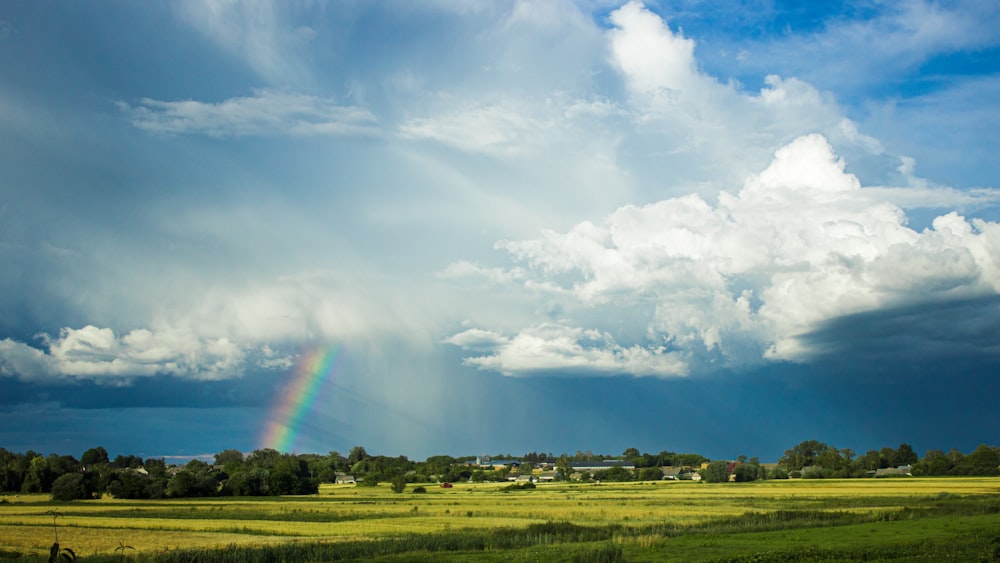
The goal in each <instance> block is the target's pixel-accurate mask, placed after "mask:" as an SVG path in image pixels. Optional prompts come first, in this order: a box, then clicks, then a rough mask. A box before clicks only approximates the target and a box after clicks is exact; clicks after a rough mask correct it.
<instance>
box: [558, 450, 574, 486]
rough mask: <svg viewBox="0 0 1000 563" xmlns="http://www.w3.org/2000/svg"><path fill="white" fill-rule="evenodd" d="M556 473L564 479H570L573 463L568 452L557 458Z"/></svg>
mask: <svg viewBox="0 0 1000 563" xmlns="http://www.w3.org/2000/svg"><path fill="white" fill-rule="evenodd" d="M556 473H557V474H558V475H559V478H560V479H562V480H563V481H569V478H570V475H572V474H573V464H572V462H570V460H569V456H567V455H566V454H562V455H561V456H559V459H557V460H556Z"/></svg>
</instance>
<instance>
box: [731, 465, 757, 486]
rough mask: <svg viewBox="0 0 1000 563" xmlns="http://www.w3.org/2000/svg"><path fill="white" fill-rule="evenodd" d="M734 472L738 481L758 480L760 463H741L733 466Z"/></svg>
mask: <svg viewBox="0 0 1000 563" xmlns="http://www.w3.org/2000/svg"><path fill="white" fill-rule="evenodd" d="M733 474H734V476H735V480H736V482H737V483H745V482H747V481H756V480H757V479H760V474H761V469H760V465H758V464H755V463H740V464H737V465H736V467H734V468H733Z"/></svg>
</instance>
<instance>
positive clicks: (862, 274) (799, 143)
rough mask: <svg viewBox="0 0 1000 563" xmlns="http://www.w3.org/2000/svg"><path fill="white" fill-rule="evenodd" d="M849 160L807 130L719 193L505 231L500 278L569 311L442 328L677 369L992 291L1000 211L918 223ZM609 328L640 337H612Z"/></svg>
mask: <svg viewBox="0 0 1000 563" xmlns="http://www.w3.org/2000/svg"><path fill="white" fill-rule="evenodd" d="M845 166H846V165H845V162H844V161H843V160H842V159H839V158H838V157H837V156H836V155H835V153H834V152H833V148H832V147H831V146H830V144H829V143H828V142H827V140H826V139H825V138H824V137H822V136H820V135H807V136H803V137H801V138H799V139H796V140H795V141H794V142H792V143H790V144H789V145H787V146H785V147H783V148H782V149H780V150H778V151H777V152H776V154H775V156H774V160H773V162H772V163H771V165H770V166H768V167H767V168H766V169H765V170H763V171H762V172H760V173H759V174H755V175H753V176H751V177H750V178H748V179H747V180H746V182H745V183H744V185H743V187H742V189H740V190H739V191H738V192H737V193H736V194H730V193H727V192H723V193H721V194H720V195H719V197H718V201H717V202H716V203H715V204H714V205H713V204H711V203H709V202H707V201H705V200H704V199H702V198H701V197H699V196H695V195H690V196H684V197H678V198H671V199H667V200H663V201H659V202H656V203H653V204H649V205H645V206H625V207H622V208H620V209H618V210H617V211H615V212H614V213H612V214H611V215H610V216H608V217H607V218H606V219H605V220H604V221H603V222H601V223H593V222H583V223H580V224H578V225H576V226H575V227H573V228H572V229H569V230H568V231H566V232H556V231H547V232H545V233H543V234H542V236H540V237H539V238H535V239H529V240H518V241H505V242H502V243H501V244H500V247H501V248H502V249H504V250H506V251H507V252H508V253H509V254H510V256H511V257H512V259H513V261H514V263H515V264H514V266H513V268H514V269H516V271H517V272H518V275H517V276H510V277H508V278H506V279H508V280H510V281H511V282H515V281H519V280H523V282H521V283H522V286H523V288H524V290H525V291H527V292H529V293H531V294H534V295H536V297H537V298H538V299H548V298H552V297H553V296H555V297H556V298H559V299H563V300H564V302H566V303H568V304H569V309H568V310H569V314H568V315H567V318H565V319H563V320H561V321H560V322H559V324H556V325H552V324H545V325H531V326H527V327H524V328H520V329H515V332H516V335H515V336H513V337H504V338H503V339H500V338H499V337H498V338H497V339H496V340H494V341H493V342H492V343H491V341H490V339H488V338H483V335H484V334H491V333H490V332H489V331H488V330H487V332H481V331H482V330H483V329H474V330H477V331H479V332H472V331H468V330H467V331H465V332H463V333H461V334H459V335H456V336H454V337H452V338H451V339H449V340H447V342H450V343H452V344H456V345H459V346H463V347H470V346H468V341H469V340H475V341H477V344H478V345H479V346H478V347H479V348H482V346H483V345H485V344H492V347H493V350H492V351H491V352H490V353H487V354H485V355H478V356H472V357H470V358H468V359H467V360H466V361H467V363H468V364H470V365H474V366H477V367H480V368H483V369H490V370H495V371H498V372H501V373H505V374H527V373H532V372H536V371H545V370H553V369H562V370H567V371H574V370H579V371H583V372H588V371H597V372H601V373H607V374H613V373H629V374H633V375H660V376H671V375H677V374H683V373H686V372H687V371H689V370H691V369H698V368H700V367H703V365H704V364H706V363H712V364H714V365H718V364H719V363H722V364H723V365H730V366H740V365H746V364H753V363H758V362H761V361H764V360H765V359H767V358H770V359H802V358H806V357H808V356H809V355H810V353H811V351H810V349H809V348H808V346H807V345H805V344H804V343H803V341H802V340H801V338H800V337H801V336H802V335H804V334H806V333H808V332H809V331H811V330H814V329H816V328H817V327H819V326H820V325H821V324H822V323H823V322H826V321H828V320H831V319H835V318H838V317H841V316H844V315H850V314H855V313H859V312H863V311H871V310H877V309H879V308H884V307H892V306H901V305H907V304H912V303H915V302H921V301H934V300H947V299H956V298H968V297H974V296H982V295H992V294H996V293H998V292H1000V224H997V223H993V222H988V221H983V220H979V219H973V220H971V221H970V220H968V219H966V218H965V217H962V216H960V215H958V214H957V213H954V212H952V213H948V214H946V215H943V216H941V217H938V218H937V219H935V220H934V222H933V225H932V227H930V228H928V229H926V230H923V231H921V232H917V231H915V230H913V229H911V228H909V227H908V226H907V224H906V216H905V213H904V212H903V211H902V209H901V208H900V207H898V206H896V205H894V204H893V203H892V202H891V201H886V200H884V199H882V198H883V197H884V196H885V194H886V193H894V192H892V191H890V192H885V191H882V190H875V191H872V192H869V191H868V190H867V189H866V188H863V187H862V185H861V182H860V181H859V180H858V178H857V177H855V176H854V175H852V174H849V173H847V172H846V171H845ZM494 279H495V280H498V281H500V280H503V279H505V278H504V277H503V276H494ZM637 304H638V305H640V306H641V307H642V308H645V309H646V310H647V311H649V312H648V314H647V315H645V316H642V315H639V316H634V317H630V319H631V320H630V321H626V322H631V323H636V322H638V323H642V326H638V327H631V329H632V330H622V329H621V327H620V326H619V325H620V323H619V325H613V323H610V322H609V320H620V319H617V318H616V313H619V312H621V311H625V310H628V309H629V308H633V307H635V306H636V305H637ZM609 316H610V319H609ZM583 322H588V323H590V325H589V326H587V325H582V323H583ZM577 323H580V324H577ZM578 326H587V328H577V327H578ZM612 326H619V328H618V329H617V330H619V331H620V332H622V333H623V334H632V335H635V334H639V335H641V337H634V336H633V337H632V340H633V342H630V343H619V342H618V341H617V340H616V338H613V337H612V336H611V335H610V333H609V332H608V330H609V329H610V328H611V327H612ZM602 327H603V328H602ZM626 328H628V327H626ZM498 334H499V333H498ZM473 336H475V337H476V338H473Z"/></svg>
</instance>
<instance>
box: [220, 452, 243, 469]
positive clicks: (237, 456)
mask: <svg viewBox="0 0 1000 563" xmlns="http://www.w3.org/2000/svg"><path fill="white" fill-rule="evenodd" d="M230 464H234V465H242V464H243V452H241V451H239V450H223V451H221V452H219V453H217V454H215V465H221V466H227V465H230Z"/></svg>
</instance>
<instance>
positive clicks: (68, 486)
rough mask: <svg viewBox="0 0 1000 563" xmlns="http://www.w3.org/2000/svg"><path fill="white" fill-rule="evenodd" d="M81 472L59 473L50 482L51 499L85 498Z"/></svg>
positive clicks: (85, 493)
mask: <svg viewBox="0 0 1000 563" xmlns="http://www.w3.org/2000/svg"><path fill="white" fill-rule="evenodd" d="M88 496H89V495H87V488H86V487H85V486H84V483H83V474H82V473H67V474H65V475H61V476H60V477H59V478H58V479H56V480H55V482H54V483H52V500H59V501H68V500H77V499H83V498H87V497H88Z"/></svg>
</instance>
